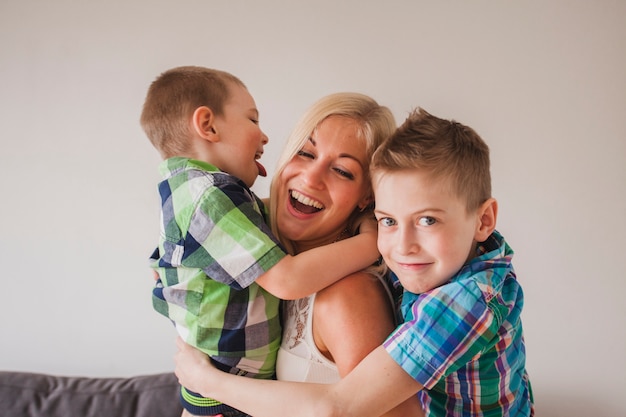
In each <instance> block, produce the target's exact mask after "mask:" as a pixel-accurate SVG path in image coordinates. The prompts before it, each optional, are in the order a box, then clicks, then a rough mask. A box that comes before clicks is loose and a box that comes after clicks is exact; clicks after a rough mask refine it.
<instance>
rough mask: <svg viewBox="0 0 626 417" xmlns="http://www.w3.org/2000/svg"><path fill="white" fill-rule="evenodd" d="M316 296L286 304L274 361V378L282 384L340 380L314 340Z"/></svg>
mask: <svg viewBox="0 0 626 417" xmlns="http://www.w3.org/2000/svg"><path fill="white" fill-rule="evenodd" d="M314 303H315V294H314V295H311V296H309V297H306V298H301V299H299V300H293V301H285V304H284V308H285V315H284V316H285V322H284V323H283V326H284V327H283V329H284V330H283V339H282V342H281V345H280V349H279V350H278V359H277V360H276V377H277V378H278V379H279V380H282V381H297V382H317V383H323V384H331V383H333V382H337V381H339V379H340V378H339V371H338V370H337V365H335V363H334V362H332V361H330V360H329V359H327V358H326V357H325V356H324V355H322V353H321V352H320V351H319V349H317V346H315V341H314V340H313V305H314Z"/></svg>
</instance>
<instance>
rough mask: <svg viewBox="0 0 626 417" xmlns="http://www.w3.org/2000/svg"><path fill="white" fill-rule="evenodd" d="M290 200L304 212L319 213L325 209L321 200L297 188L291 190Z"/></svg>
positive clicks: (292, 204)
mask: <svg viewBox="0 0 626 417" xmlns="http://www.w3.org/2000/svg"><path fill="white" fill-rule="evenodd" d="M289 197H290V198H289V200H290V202H291V206H292V207H293V208H294V209H296V210H298V211H299V212H301V213H304V214H313V213H317V212H318V211H321V210H323V209H324V205H323V204H322V203H320V202H319V201H315V200H313V199H312V198H309V197H307V196H305V195H303V194H302V193H300V192H298V191H296V190H289Z"/></svg>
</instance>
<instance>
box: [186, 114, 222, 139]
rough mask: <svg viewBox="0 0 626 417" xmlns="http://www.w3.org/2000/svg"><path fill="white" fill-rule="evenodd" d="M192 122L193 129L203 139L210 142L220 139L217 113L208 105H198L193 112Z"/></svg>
mask: <svg viewBox="0 0 626 417" xmlns="http://www.w3.org/2000/svg"><path fill="white" fill-rule="evenodd" d="M191 123H192V127H193V130H194V131H195V132H196V134H197V135H198V136H200V137H201V138H202V139H206V140H208V141H210V142H217V141H218V140H219V136H218V134H217V129H216V128H215V114H214V113H213V111H212V110H211V109H210V108H208V107H206V106H201V107H198V108H197V109H196V110H195V111H194V112H193V116H192V120H191Z"/></svg>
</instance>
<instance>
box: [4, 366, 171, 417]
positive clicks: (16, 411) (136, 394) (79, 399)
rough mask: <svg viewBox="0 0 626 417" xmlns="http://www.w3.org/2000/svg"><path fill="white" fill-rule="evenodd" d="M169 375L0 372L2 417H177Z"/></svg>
mask: <svg viewBox="0 0 626 417" xmlns="http://www.w3.org/2000/svg"><path fill="white" fill-rule="evenodd" d="M178 390H179V385H178V381H177V379H176V376H175V375H174V374H172V373H165V374H155V375H143V376H136V377H130V378H84V377H64V376H53V375H44V374H36V373H27V372H6V371H4V372H3V371H0V415H1V416H2V417H73V416H76V417H96V416H102V417H180V415H181V412H182V408H181V406H180V401H179V398H178V395H179V394H178V393H179V391H178Z"/></svg>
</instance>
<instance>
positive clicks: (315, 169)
mask: <svg viewBox="0 0 626 417" xmlns="http://www.w3.org/2000/svg"><path fill="white" fill-rule="evenodd" d="M300 175H301V176H302V179H303V181H304V183H305V184H306V185H308V186H309V187H311V188H317V189H320V188H322V187H323V184H324V171H323V167H322V166H321V164H316V163H315V162H313V163H311V164H308V165H307V166H306V167H305V168H304V169H303V170H302V171H301V172H300Z"/></svg>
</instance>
